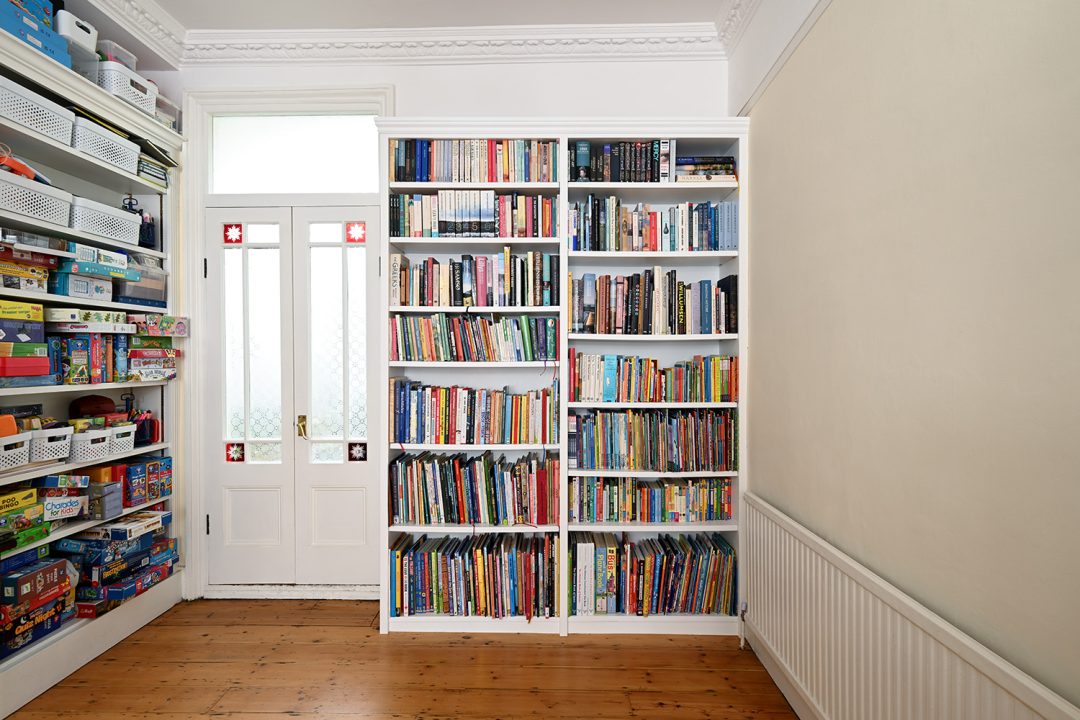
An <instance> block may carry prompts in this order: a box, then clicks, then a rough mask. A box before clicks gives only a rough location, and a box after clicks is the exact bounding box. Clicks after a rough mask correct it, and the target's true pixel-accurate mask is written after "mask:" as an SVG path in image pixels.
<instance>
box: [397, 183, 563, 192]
mask: <svg viewBox="0 0 1080 720" xmlns="http://www.w3.org/2000/svg"><path fill="white" fill-rule="evenodd" d="M423 190H506V191H509V192H513V191H515V190H523V191H525V190H527V191H530V192H551V193H556V192H558V191H559V183H557V182H391V183H390V192H392V193H393V192H417V191H423Z"/></svg>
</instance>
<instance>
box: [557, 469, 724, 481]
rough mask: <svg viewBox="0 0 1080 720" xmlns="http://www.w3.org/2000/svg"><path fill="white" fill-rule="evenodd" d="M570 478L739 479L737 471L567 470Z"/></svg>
mask: <svg viewBox="0 0 1080 720" xmlns="http://www.w3.org/2000/svg"><path fill="white" fill-rule="evenodd" d="M566 475H567V476H568V477H638V478H652V477H655V478H670V479H677V478H697V477H738V476H739V473H738V471H737V470H697V471H688V472H663V471H662V470H588V469H583V468H567V470H566Z"/></svg>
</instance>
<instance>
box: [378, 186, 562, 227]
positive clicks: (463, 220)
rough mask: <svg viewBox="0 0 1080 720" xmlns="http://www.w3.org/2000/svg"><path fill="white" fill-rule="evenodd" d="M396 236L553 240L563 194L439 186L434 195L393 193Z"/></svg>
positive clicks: (392, 215)
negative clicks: (530, 193) (521, 192)
mask: <svg viewBox="0 0 1080 720" xmlns="http://www.w3.org/2000/svg"><path fill="white" fill-rule="evenodd" d="M389 211H390V235H391V236H392V237H414V238H417V237H455V238H458V237H501V238H550V237H555V236H556V235H557V234H558V233H557V228H558V226H559V198H558V197H557V196H544V195H520V194H518V193H508V194H504V193H498V194H497V193H496V192H495V191H494V190H440V191H438V192H437V193H435V194H426V195H421V194H414V195H391V196H390V208H389Z"/></svg>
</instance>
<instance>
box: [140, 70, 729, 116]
mask: <svg viewBox="0 0 1080 720" xmlns="http://www.w3.org/2000/svg"><path fill="white" fill-rule="evenodd" d="M148 76H149V77H150V78H151V79H152V80H154V81H155V82H157V83H158V85H159V87H160V88H161V89H162V90H163V91H164V92H165V94H166V96H168V97H170V98H171V99H179V96H180V94H181V90H182V89H199V90H210V89H223V88H266V87H274V88H280V87H298V88H312V87H319V86H328V87H346V86H362V85H383V84H386V83H391V84H393V85H394V88H395V103H396V112H395V114H396V115H402V116H415V117H425V116H458V117H469V116H500V115H502V116H531V117H539V118H544V117H579V116H598V115H599V116H605V117H627V116H631V117H667V118H672V117H717V116H724V115H727V109H728V108H727V63H726V62H724V61H718V60H717V61H658V62H646V61H630V62H594V61H586V62H545V63H532V62H514V63H498V64H495V63H492V64H486V63H477V64H444V65H401V66H389V65H383V66H364V65H336V66H334V65H303V64H293V65H278V66H272V67H270V66H255V65H251V64H243V65H238V66H231V67H217V66H194V67H189V68H185V69H183V70H181V71H180V72H178V73H149V74H148Z"/></svg>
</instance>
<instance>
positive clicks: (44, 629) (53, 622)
mask: <svg viewBox="0 0 1080 720" xmlns="http://www.w3.org/2000/svg"><path fill="white" fill-rule="evenodd" d="M67 602H68V600H67V598H66V597H60V598H57V599H56V600H54V601H53V602H51V603H47V604H46V605H42V606H41V607H40V608H38V609H36V610H33V611H32V612H31V613H29V614H27V615H24V616H22V617H20V618H19V619H18V620H16V621H15V622H13V623H12V626H13V629H12V632H13V633H14V637H12V638H11V639H10V640H4V641H3V642H0V660H2V659H3V658H6V657H8V656H9V655H12V654H14V653H16V652H18V651H19V650H22V649H23V648H24V647H26V646H27V645H30V644H31V643H33V642H36V641H38V640H41V639H42V638H44V637H47V636H48V635H50V634H52V633H54V632H56V631H57V630H59V629H60V626H61V625H62V624H63V622H64V611H65V609H66V607H67Z"/></svg>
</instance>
